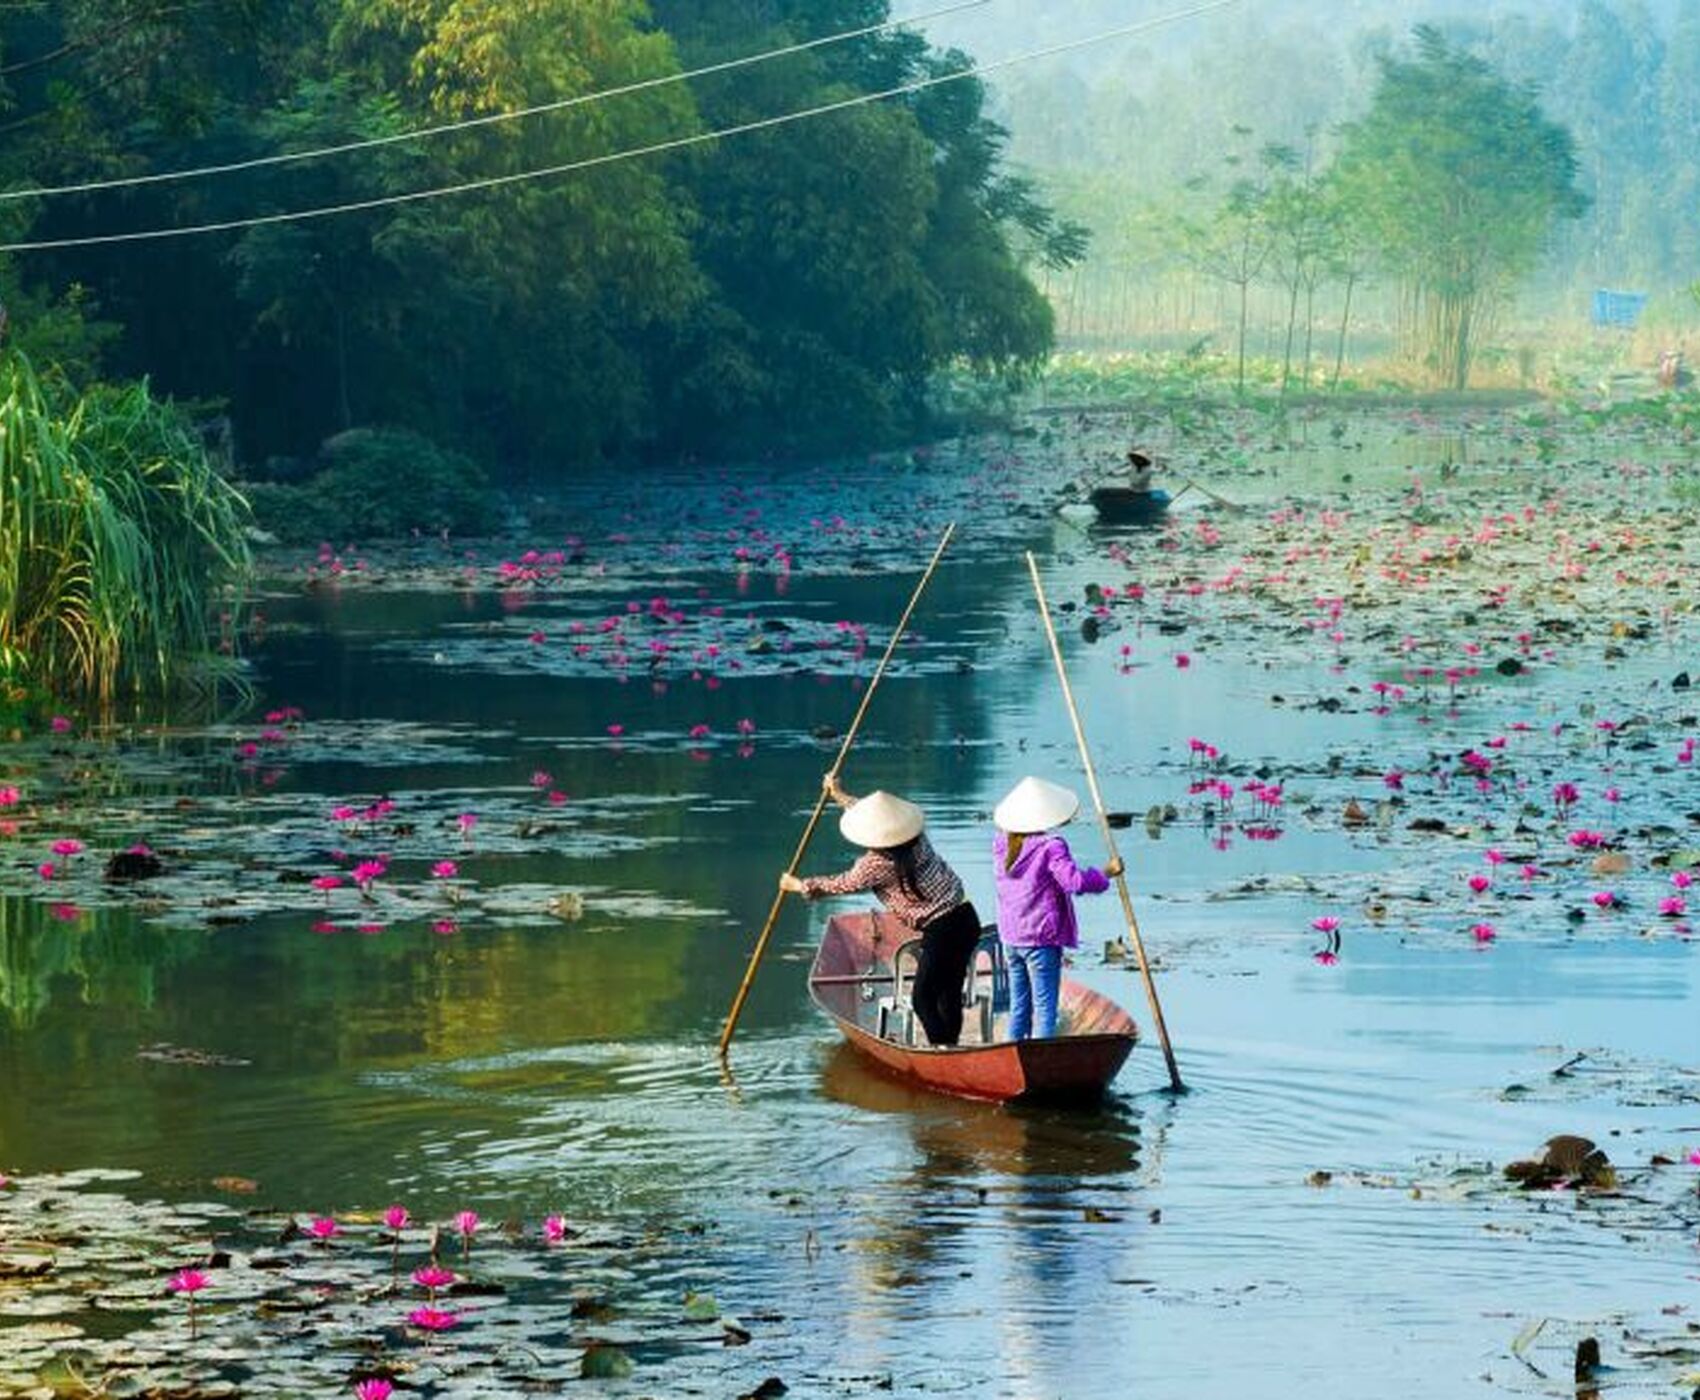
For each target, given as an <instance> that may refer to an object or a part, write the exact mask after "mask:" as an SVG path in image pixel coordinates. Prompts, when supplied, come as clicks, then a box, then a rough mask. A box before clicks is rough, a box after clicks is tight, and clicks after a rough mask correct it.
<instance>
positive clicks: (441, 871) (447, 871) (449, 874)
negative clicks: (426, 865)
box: [431, 860, 460, 880]
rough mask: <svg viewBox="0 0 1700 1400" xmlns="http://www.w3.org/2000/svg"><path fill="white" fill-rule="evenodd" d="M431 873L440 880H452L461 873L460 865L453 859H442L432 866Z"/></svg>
mask: <svg viewBox="0 0 1700 1400" xmlns="http://www.w3.org/2000/svg"><path fill="white" fill-rule="evenodd" d="M431 874H432V875H434V876H436V878H437V879H439V880H452V879H454V877H455V876H456V875H458V874H460V867H459V866H458V865H456V864H455V863H454V862H453V861H452V860H440V861H438V862H437V863H436V864H435V865H433V866H432V867H431Z"/></svg>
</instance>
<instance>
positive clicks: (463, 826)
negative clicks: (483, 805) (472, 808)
mask: <svg viewBox="0 0 1700 1400" xmlns="http://www.w3.org/2000/svg"><path fill="white" fill-rule="evenodd" d="M455 825H457V826H458V827H460V834H461V835H462V836H470V835H472V828H473V827H475V826H477V825H478V814H477V813H476V812H462V813H461V814H460V815H459V816H458V817H456V818H455Z"/></svg>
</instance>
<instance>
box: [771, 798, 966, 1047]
mask: <svg viewBox="0 0 1700 1400" xmlns="http://www.w3.org/2000/svg"><path fill="white" fill-rule="evenodd" d="M822 781H823V784H824V786H825V788H826V791H827V794H828V795H829V796H830V797H831V798H832V800H833V801H834V802H836V803H837V804H838V805H839V806H840V807H842V808H844V809H845V810H844V815H843V817H842V818H841V819H840V820H839V823H838V829H839V830H840V831H841V832H843V833H844V838H845V840H847V841H850V842H852V843H854V844H855V845H858V846H862V847H864V848H865V849H864V851H863V854H862V856H861V857H860V859H858V860H857V861H856V863H855V864H854V865H852V866H851V867H850V868H849V869H848V870H846V871H843V872H842V873H840V874H837V875H817V876H815V877H814V878H813V879H809V880H799V879H798V878H797V877H796V876H795V875H792V874H790V873H789V872H786V873H785V874H783V875H781V876H780V877H779V887H780V888H781V889H782V890H786V891H787V892H789V893H791V894H800V895H802V896H804V897H805V898H807V899H819V898H821V897H822V896H823V895H841V894H857V893H860V892H861V891H863V890H868V891H870V892H871V893H873V894H874V895H875V896H876V897H877V898H878V899H879V901H880V903H881V904H883V905H884V906H885V907H886V909H887V910H889V911H890V912H891V913H892V914H895V915H896V916H897V917H898V918H899V919H901V920H903V922H904V923H906V924H908V925H909V926H910V927H911V928H913V929H914V930H915V931H916V933H917V934H919V935H920V939H921V953H920V957H919V958H918V959H917V963H916V968H915V985H914V990H913V991H912V992H911V1004H912V1005H913V1006H914V1008H915V1015H916V1016H918V1017H919V1018H920V1021H921V1025H922V1027H923V1029H925V1031H926V1032H927V1041H928V1043H929V1044H931V1045H935V1046H942V1045H955V1044H956V1043H957V1041H958V1040H960V1039H961V1038H962V984H963V981H964V980H965V979H966V978H967V976H968V964H969V963H970V962H971V961H972V960H973V957H974V948H975V946H976V945H977V944H978V943H979V941H980V916H979V915H978V914H977V913H975V911H974V906H973V905H972V904H971V903H969V901H968V897H967V895H966V893H965V892H964V890H963V888H962V881H961V879H960V878H959V877H958V876H957V874H956V872H955V871H954V870H952V869H951V868H950V867H949V866H948V865H946V864H945V862H944V860H943V858H942V857H941V856H940V855H939V853H938V852H937V851H935V850H934V849H933V847H932V843H931V842H930V841H928V840H927V838H926V835H925V832H924V831H923V828H924V827H925V826H926V821H927V819H926V816H925V815H924V814H923V813H922V811H921V809H920V808H919V807H917V806H916V805H915V804H914V803H913V802H905V801H904V800H903V799H902V798H901V797H894V796H892V794H891V793H889V792H872V793H869V794H868V795H867V796H866V797H863V798H856V797H852V796H851V795H850V794H849V793H847V792H846V791H845V790H844V789H843V788H842V787H841V786H840V785H839V782H838V775H837V774H836V773H828V774H827V775H826V777H825V778H824V779H823V780H822Z"/></svg>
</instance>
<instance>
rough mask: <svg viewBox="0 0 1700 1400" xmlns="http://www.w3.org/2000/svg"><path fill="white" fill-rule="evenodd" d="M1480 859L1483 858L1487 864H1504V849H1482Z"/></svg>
mask: <svg viewBox="0 0 1700 1400" xmlns="http://www.w3.org/2000/svg"><path fill="white" fill-rule="evenodd" d="M1482 859H1483V860H1485V861H1486V862H1487V863H1488V864H1489V865H1504V864H1505V852H1504V851H1492V850H1489V851H1483V852H1482Z"/></svg>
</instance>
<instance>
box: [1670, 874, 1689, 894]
mask: <svg viewBox="0 0 1700 1400" xmlns="http://www.w3.org/2000/svg"><path fill="white" fill-rule="evenodd" d="M1670 882H1671V884H1673V885H1675V886H1676V887H1677V888H1678V889H1679V890H1685V889H1687V888H1688V887H1689V886H1690V885H1692V884H1693V883H1694V877H1693V876H1692V875H1690V874H1689V873H1688V872H1687V871H1686V870H1673V871H1672V872H1671V877H1670Z"/></svg>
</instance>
